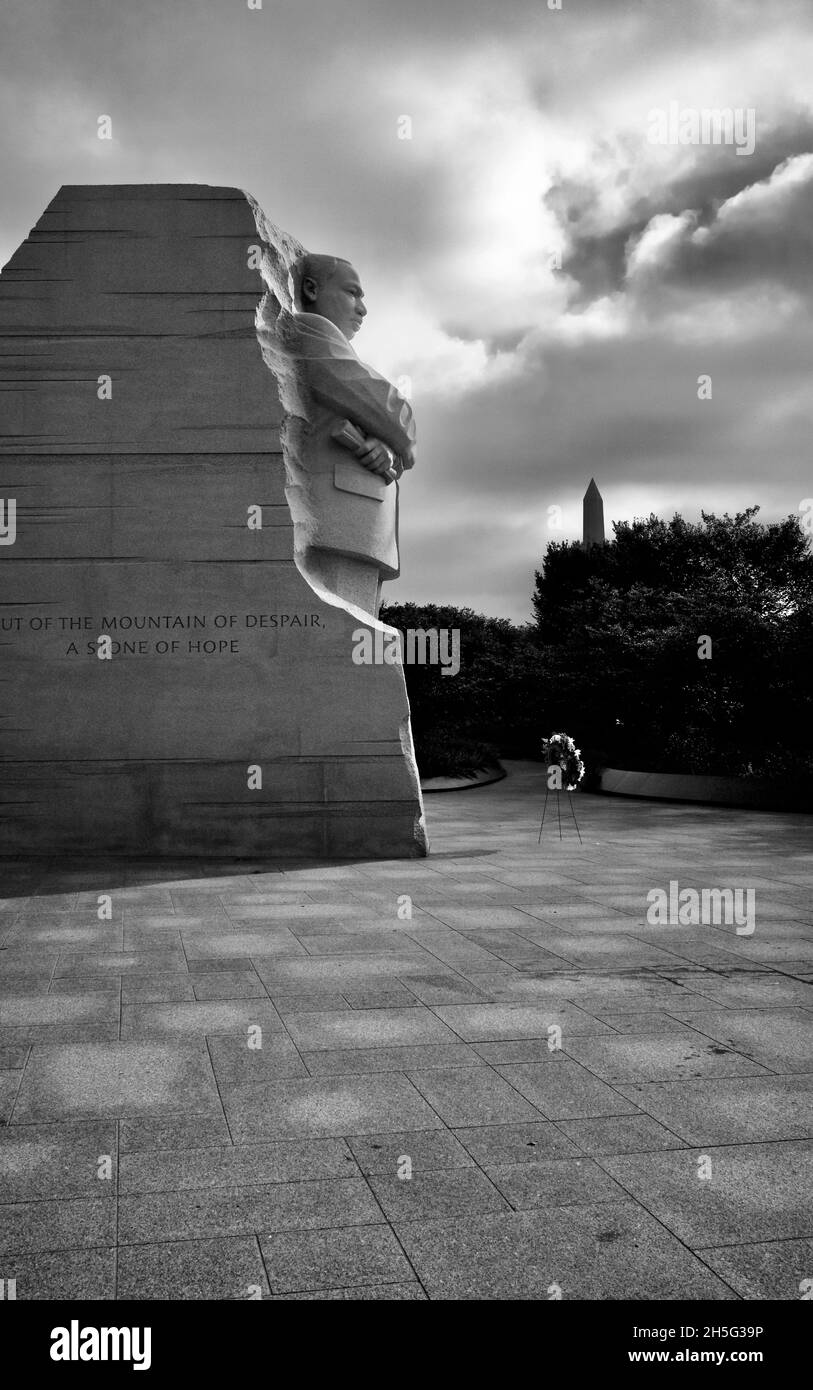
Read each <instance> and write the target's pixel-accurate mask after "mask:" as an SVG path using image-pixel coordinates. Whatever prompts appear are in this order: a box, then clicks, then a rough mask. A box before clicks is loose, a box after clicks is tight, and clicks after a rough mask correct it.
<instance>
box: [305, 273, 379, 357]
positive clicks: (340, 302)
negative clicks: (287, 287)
mask: <svg viewBox="0 0 813 1390" xmlns="http://www.w3.org/2000/svg"><path fill="white" fill-rule="evenodd" d="M311 283H312V284H313V282H311ZM314 288H315V289H316V298H315V299H314V300H311V303H310V305H309V306H308V307H309V308H310V309H312V311H313V313H315V314H321V315H322V317H323V318H326V319H330V322H331V323H335V325H336V327H337V328H340V329H341V331H342V333H343V334H344V336H345V337H346V338H352V337H353V336H354V335H355V334H356V333H358V331H359V329H360V328H361V325H362V323H363V321H364V318H365V316H366V314H367V310H366V308H365V306H364V291H363V289H362V288H361V281H360V280H359V277H358V273H357V271H355V270H354V269H353V267H352V265H348V264H346V263H345V262H344V261H340V262H339V264H338V265H337V267H336V269H335V271H334V272H333V274H332V276H331V277H330V279H329V280H328V281H327V282H326V283H325V284H324V285H321V286H316V285H314Z"/></svg>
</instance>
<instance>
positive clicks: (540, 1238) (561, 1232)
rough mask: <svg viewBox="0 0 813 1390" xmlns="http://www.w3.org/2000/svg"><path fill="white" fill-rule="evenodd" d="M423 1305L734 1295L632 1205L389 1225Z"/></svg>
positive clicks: (725, 1296)
mask: <svg viewBox="0 0 813 1390" xmlns="http://www.w3.org/2000/svg"><path fill="white" fill-rule="evenodd" d="M396 1233H397V1235H398V1237H399V1240H400V1241H401V1243H402V1245H403V1247H404V1249H405V1251H406V1253H407V1255H408V1257H409V1260H410V1263H411V1264H412V1266H413V1268H414V1270H415V1272H416V1274H417V1276H418V1278H419V1280H420V1282H421V1283H422V1284H423V1286H424V1288H425V1289H426V1291H427V1293H428V1295H429V1297H430V1298H431V1299H489V1300H491V1299H507V1300H511V1299H522V1300H534V1301H537V1300H540V1299H541V1300H547V1299H549V1298H550V1290H551V1288H552V1286H553V1285H558V1287H559V1288H560V1289H561V1291H562V1297H563V1298H566V1299H602V1300H604V1299H619V1300H628V1299H647V1300H650V1299H654V1300H668V1299H714V1300H718V1299H719V1300H725V1299H732V1298H734V1297H735V1295H734V1294H733V1293H732V1292H731V1290H730V1289H729V1288H728V1286H727V1285H726V1284H725V1283H724V1282H723V1281H722V1280H721V1279H719V1278H718V1277H717V1276H716V1275H715V1274H713V1273H712V1272H711V1271H710V1270H709V1269H708V1267H707V1266H706V1265H704V1264H703V1263H702V1262H701V1261H700V1260H699V1259H697V1258H696V1257H695V1256H694V1255H693V1254H692V1253H691V1252H690V1251H689V1250H687V1249H686V1247H685V1245H683V1244H682V1243H681V1242H680V1241H679V1240H677V1239H676V1238H675V1237H672V1236H670V1235H669V1233H668V1232H665V1231H664V1229H663V1227H662V1226H661V1225H660V1223H659V1222H657V1221H655V1220H654V1219H653V1218H652V1217H651V1216H649V1214H648V1213H647V1212H645V1211H644V1210H643V1208H642V1207H640V1206H639V1205H638V1204H637V1203H635V1202H632V1201H628V1202H601V1203H598V1204H595V1205H593V1206H589V1205H584V1206H581V1205H580V1206H569V1207H554V1208H552V1209H551V1210H550V1211H529V1212H506V1213H503V1214H498V1215H489V1216H469V1217H464V1218H462V1219H461V1220H460V1221H458V1222H456V1223H446V1222H441V1223H436V1222H410V1223H401V1224H399V1225H397V1226H396Z"/></svg>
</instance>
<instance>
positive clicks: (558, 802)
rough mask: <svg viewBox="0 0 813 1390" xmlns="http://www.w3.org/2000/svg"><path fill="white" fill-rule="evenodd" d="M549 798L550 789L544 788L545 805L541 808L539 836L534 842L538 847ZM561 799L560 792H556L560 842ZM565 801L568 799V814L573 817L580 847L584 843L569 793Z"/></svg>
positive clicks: (540, 841) (560, 837)
mask: <svg viewBox="0 0 813 1390" xmlns="http://www.w3.org/2000/svg"><path fill="white" fill-rule="evenodd" d="M549 796H550V787H546V789H545V804H544V806H543V807H542V820H541V821H540V823H539V835H538V836H537V841H536V843H537V844H538V845H540V844H541V843H542V827H543V826H544V824H545V813H546V812H547V809H548V797H549ZM561 798H562V793H561V792H560V791H557V792H556V818H557V820H558V822H559V839H560V840H561V839H562V800H561ZM567 799H568V802H569V804H570V814H571V816H572V817H573V824H574V825H575V827H576V834H577V835H578V837H579V844H580V845H581V844H583V843H584V841H583V840H582V836H581V831H580V830H579V822H578V821H577V820H576V812H575V811H574V810H573V798H572V796H571V795H570V792H568V793H567Z"/></svg>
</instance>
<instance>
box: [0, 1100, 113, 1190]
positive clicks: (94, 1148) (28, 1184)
mask: <svg viewBox="0 0 813 1390" xmlns="http://www.w3.org/2000/svg"><path fill="white" fill-rule="evenodd" d="M117 1150H118V1135H117V1131H116V1125H115V1122H112V1123H111V1122H110V1121H109V1120H108V1121H105V1122H103V1123H88V1124H83V1125H60V1124H53V1125H7V1126H6V1127H5V1129H2V1130H0V1193H1V1194H2V1201H3V1202H30V1201H34V1200H36V1199H38V1198H45V1197H89V1198H110V1197H114V1196H115V1192H116V1155H117ZM102 1160H108V1161H102Z"/></svg>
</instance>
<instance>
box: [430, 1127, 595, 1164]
mask: <svg viewBox="0 0 813 1390" xmlns="http://www.w3.org/2000/svg"><path fill="white" fill-rule="evenodd" d="M455 1136H456V1138H457V1139H459V1140H460V1143H461V1144H462V1145H463V1146H464V1147H465V1148H466V1149H467V1150H468V1152H469V1153H470V1154H471V1156H472V1158H473V1159H474V1160H475V1162H477V1163H479V1164H480V1166H481V1167H482V1168H491V1167H497V1166H500V1165H503V1166H506V1167H508V1166H514V1167H516V1166H517V1165H518V1164H522V1163H537V1162H539V1160H540V1159H547V1158H565V1157H573V1158H577V1157H578V1155H579V1150H578V1148H577V1147H576V1145H575V1144H573V1143H571V1141H570V1140H569V1139H568V1138H567V1137H566V1136H565V1135H564V1134H563V1133H562V1129H561V1128H560V1127H559V1126H558V1125H555V1124H552V1123H551V1122H550V1121H547V1120H538V1121H532V1122H531V1123H530V1124H522V1125H479V1126H476V1127H475V1128H472V1129H456V1130H455Z"/></svg>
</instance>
